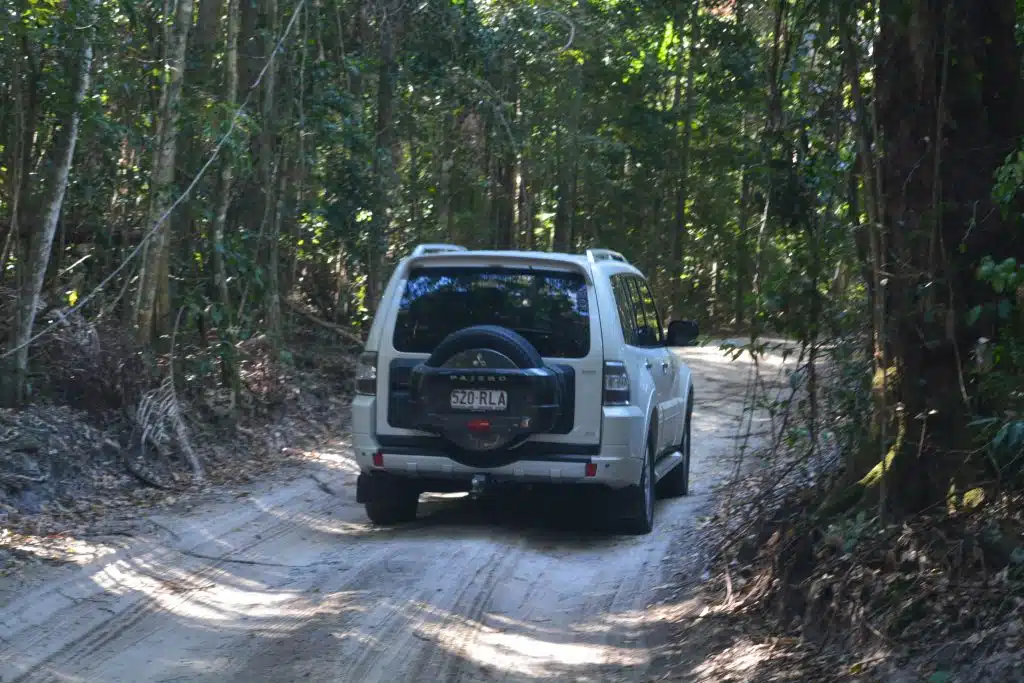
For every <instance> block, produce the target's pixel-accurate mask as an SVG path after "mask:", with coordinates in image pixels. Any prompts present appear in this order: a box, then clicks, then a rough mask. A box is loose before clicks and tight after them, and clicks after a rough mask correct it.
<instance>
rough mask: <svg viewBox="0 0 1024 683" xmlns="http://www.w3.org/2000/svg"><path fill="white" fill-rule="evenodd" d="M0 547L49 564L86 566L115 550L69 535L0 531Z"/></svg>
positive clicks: (115, 550)
mask: <svg viewBox="0 0 1024 683" xmlns="http://www.w3.org/2000/svg"><path fill="white" fill-rule="evenodd" d="M0 547H4V548H10V549H11V550H13V551H15V552H19V553H24V554H27V555H32V556H34V557H36V558H38V559H40V560H46V561H51V562H66V563H70V564H77V565H87V564H89V563H90V562H94V561H96V560H98V559H100V558H102V557H106V556H108V555H113V554H114V553H116V552H117V548H115V547H113V546H111V545H108V544H104V543H96V542H94V541H89V540H87V539H83V538H76V537H74V536H71V535H64V534H61V535H55V536H32V535H27V534H18V533H14V532H12V531H11V530H10V529H6V528H5V529H0Z"/></svg>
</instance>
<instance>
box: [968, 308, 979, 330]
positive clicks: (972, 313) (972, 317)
mask: <svg viewBox="0 0 1024 683" xmlns="http://www.w3.org/2000/svg"><path fill="white" fill-rule="evenodd" d="M980 317H981V306H975V307H974V308H972V309H971V310H969V311H967V325H968V327H969V326H971V325H973V324H974V323H976V322H978V318H980Z"/></svg>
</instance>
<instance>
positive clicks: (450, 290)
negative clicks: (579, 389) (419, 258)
mask: <svg viewBox="0 0 1024 683" xmlns="http://www.w3.org/2000/svg"><path fill="white" fill-rule="evenodd" d="M472 325H501V326H502V327H507V328H509V329H512V330H515V331H516V332H518V333H519V334H521V335H523V336H524V337H525V338H526V339H528V340H529V341H530V343H531V344H533V345H534V346H535V347H537V351H539V352H540V354H541V355H542V356H546V357H548V358H583V357H584V356H586V355H587V353H589V352H590V308H589V305H588V303H587V285H586V282H585V281H584V280H583V276H582V275H577V274H575V273H566V272H559V271H538V270H512V269H508V268H501V269H483V268H422V269H419V270H414V271H412V272H411V273H410V274H409V280H408V282H407V283H406V285H405V291H404V292H403V293H402V300H401V303H400V304H399V309H398V318H397V320H396V322H395V336H394V345H395V348H396V349H397V350H398V351H402V352H405V353H430V352H432V351H433V350H434V348H435V347H436V346H437V345H438V344H440V343H441V340H442V339H444V338H445V337H447V336H448V335H449V334H451V333H452V332H455V331H457V330H461V329H463V328H466V327H470V326H472Z"/></svg>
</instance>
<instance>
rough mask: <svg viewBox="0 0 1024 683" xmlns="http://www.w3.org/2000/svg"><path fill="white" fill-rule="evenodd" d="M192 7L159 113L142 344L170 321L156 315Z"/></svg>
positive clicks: (183, 21)
mask: <svg viewBox="0 0 1024 683" xmlns="http://www.w3.org/2000/svg"><path fill="white" fill-rule="evenodd" d="M192 9H193V2H192V0H178V5H177V10H176V12H175V17H174V27H173V31H172V33H171V38H170V41H169V43H168V45H167V57H166V62H167V69H168V72H169V73H168V74H167V76H166V80H165V81H164V86H163V89H162V91H163V94H162V97H161V105H162V106H161V108H160V112H159V114H158V116H159V121H160V126H159V133H158V135H157V148H156V149H157V151H156V155H155V159H154V161H153V176H152V178H153V180H152V183H151V187H150V192H151V193H152V199H151V203H150V214H149V221H147V224H146V228H147V229H153V227H154V226H156V233H155V234H154V235H153V237H152V238H150V241H149V243H148V244H147V245H146V249H145V252H144V253H145V257H144V262H143V267H142V273H141V274H140V276H139V298H138V302H137V305H136V309H135V324H136V334H137V336H138V340H139V343H141V344H148V343H149V342H150V341H151V340H152V339H153V338H154V336H159V334H160V333H161V331H162V330H163V329H164V327H165V326H166V321H165V320H159V319H157V317H156V315H155V314H156V306H157V301H158V293H159V292H160V291H161V290H163V291H165V292H166V290H167V288H168V285H169V283H168V281H167V278H166V274H167V269H166V268H164V263H165V259H166V258H167V256H168V255H167V253H166V252H167V251H168V249H169V248H170V230H169V229H168V222H167V221H166V220H164V214H165V213H167V210H168V209H169V208H170V206H171V198H170V196H169V192H170V190H171V185H172V183H173V182H174V164H175V159H176V157H177V151H178V119H179V113H178V104H179V101H180V99H181V88H182V83H183V81H184V75H185V52H186V50H187V48H188V32H189V29H190V28H191V26H192ZM161 296H163V295H161Z"/></svg>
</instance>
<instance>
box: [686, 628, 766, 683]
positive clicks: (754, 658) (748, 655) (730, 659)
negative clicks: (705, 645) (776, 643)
mask: <svg viewBox="0 0 1024 683" xmlns="http://www.w3.org/2000/svg"><path fill="white" fill-rule="evenodd" d="M771 654H772V647H771V646H770V645H768V644H766V643H755V642H754V641H752V640H748V639H740V640H739V641H738V642H736V643H735V644H733V645H731V646H730V647H727V648H725V649H724V650H722V651H721V652H717V653H715V654H714V655H712V656H710V657H708V658H707V659H706V660H705V661H703V662H702V663H700V664H698V665H697V666H695V667H694V668H693V673H694V674H695V675H696V676H697V677H698V680H700V681H708V683H711V682H713V681H714V682H717V681H722V680H727V679H730V678H733V677H735V676H740V677H742V676H744V675H746V674H750V673H751V672H753V671H754V670H755V669H756V668H757V667H758V666H760V665H761V664H762V663H764V662H766V661H768V660H769V659H770V658H771Z"/></svg>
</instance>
